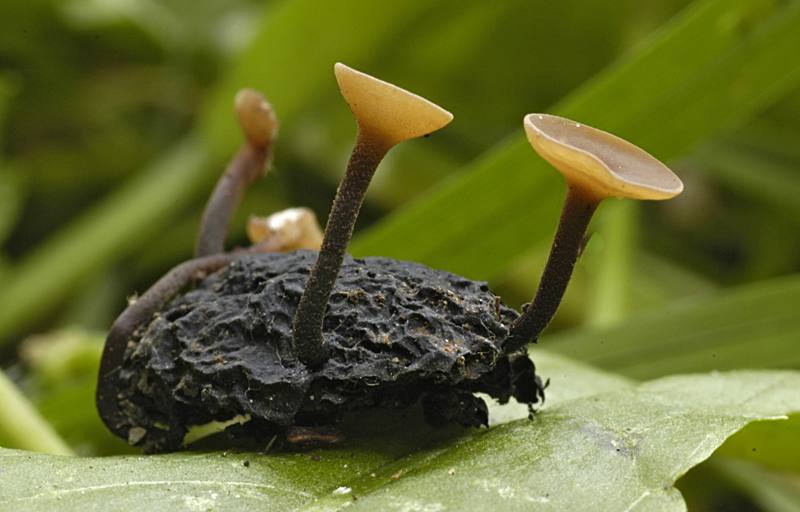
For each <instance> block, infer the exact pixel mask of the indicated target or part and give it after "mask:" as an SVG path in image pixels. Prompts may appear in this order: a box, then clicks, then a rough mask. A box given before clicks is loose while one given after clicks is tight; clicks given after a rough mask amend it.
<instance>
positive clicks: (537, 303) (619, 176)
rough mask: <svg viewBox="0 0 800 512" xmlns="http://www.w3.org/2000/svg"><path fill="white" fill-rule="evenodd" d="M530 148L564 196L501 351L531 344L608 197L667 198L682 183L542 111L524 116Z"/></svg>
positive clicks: (608, 140)
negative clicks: (533, 287)
mask: <svg viewBox="0 0 800 512" xmlns="http://www.w3.org/2000/svg"><path fill="white" fill-rule="evenodd" d="M524 125H525V131H526V133H527V135H528V140H529V141H530V143H531V145H532V146H533V148H534V149H535V150H536V152H537V153H539V155H540V156H541V157H542V158H544V159H545V160H547V161H548V162H550V164H552V165H553V167H555V168H556V169H557V170H558V171H559V172H560V173H561V174H563V175H564V178H565V179H566V180H567V197H566V200H565V202H564V209H563V210H562V212H561V219H560V220H559V223H558V229H557V230H556V236H555V240H554V241H553V247H552V248H551V250H550V256H549V258H548V259H547V264H546V265H545V269H544V272H543V273H542V279H541V281H540V282H539V289H538V290H537V291H536V296H535V297H534V298H533V302H532V303H531V304H528V305H527V307H525V308H524V313H523V314H522V316H520V317H519V318H518V319H517V320H515V321H514V322H512V323H511V325H510V326H509V334H508V338H507V341H506V347H504V351H505V352H506V353H510V352H512V351H514V350H517V349H519V348H521V347H523V346H524V345H526V344H528V343H531V342H535V341H536V339H537V338H538V337H539V334H541V332H542V331H543V330H544V328H545V327H547V325H548V324H549V323H550V320H552V318H553V316H554V315H555V313H556V310H557V309H558V306H559V304H560V303H561V299H562V297H563V296H564V292H565V291H566V289H567V284H568V283H569V280H570V277H571V276H572V270H573V269H574V267H575V262H576V261H577V259H578V256H579V254H580V251H581V242H582V240H583V237H584V234H585V233H586V228H587V227H588V225H589V221H590V220H591V218H592V215H593V214H594V211H595V209H596V208H597V206H598V205H599V204H600V202H601V201H602V200H603V199H606V198H608V197H619V198H621V197H630V198H633V199H651V200H656V199H669V198H671V197H674V196H676V195H678V194H680V193H681V191H682V190H683V183H681V180H680V179H679V178H678V177H677V176H675V174H674V173H673V172H672V171H670V170H669V169H668V168H667V167H666V166H665V165H664V164H662V163H661V162H659V161H658V160H656V159H655V158H653V157H652V156H650V155H649V154H648V153H646V152H645V151H643V150H641V149H639V148H638V147H636V146H634V145H633V144H631V143H629V142H626V141H624V140H622V139H620V138H619V137H615V136H614V135H611V134H609V133H606V132H603V131H600V130H597V129H595V128H590V127H588V126H586V125H582V124H580V123H576V122H574V121H570V120H568V119H564V118H561V117H556V116H551V115H547V114H530V115H528V116H526V117H525V123H524Z"/></svg>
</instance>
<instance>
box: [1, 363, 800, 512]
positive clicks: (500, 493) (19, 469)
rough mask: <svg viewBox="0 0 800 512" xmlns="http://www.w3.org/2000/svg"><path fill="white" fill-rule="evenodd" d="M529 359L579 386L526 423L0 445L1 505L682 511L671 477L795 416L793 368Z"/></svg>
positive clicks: (798, 377) (798, 398)
mask: <svg viewBox="0 0 800 512" xmlns="http://www.w3.org/2000/svg"><path fill="white" fill-rule="evenodd" d="M537 352H539V351H537ZM536 357H537V358H538V360H539V362H540V364H539V370H540V372H542V373H543V374H545V375H548V374H551V376H552V377H553V378H554V379H556V380H555V381H558V380H560V379H562V378H563V379H568V378H569V379H572V378H575V380H576V381H577V383H576V384H580V387H578V386H575V387H572V388H571V387H570V386H569V385H566V386H564V390H569V391H565V392H564V393H563V394H562V396H561V397H560V398H559V399H556V400H553V401H552V402H556V403H550V404H548V405H547V406H546V407H545V408H544V409H543V410H541V411H539V412H538V413H537V415H536V420H535V421H530V420H528V419H527V418H526V419H520V420H515V421H511V422H509V423H505V424H502V425H499V426H497V427H495V428H492V429H490V430H488V431H487V430H480V431H475V430H472V431H469V432H463V431H461V432H462V433H460V434H459V431H458V430H455V431H452V430H451V431H447V432H444V433H443V434H442V433H441V432H439V433H438V434H437V433H436V431H431V430H430V429H427V428H425V427H423V428H421V429H419V433H418V434H419V435H414V432H410V431H411V430H416V425H415V424H414V423H413V422H412V423H411V424H408V423H407V422H408V420H405V421H406V423H405V424H404V426H403V428H401V427H400V425H401V424H400V423H398V424H393V423H391V420H397V417H395V416H393V415H388V416H387V415H385V414H378V415H375V416H373V417H372V419H371V421H373V422H375V421H377V422H378V423H383V424H384V425H382V426H380V427H376V428H377V429H378V430H373V431H370V427H369V426H368V425H367V426H365V425H360V428H361V431H362V434H361V435H360V436H359V435H356V436H353V437H351V438H350V439H349V440H348V441H346V442H345V444H344V445H341V446H339V447H335V448H330V449H316V450H312V451H310V452H303V453H298V452H293V451H270V452H268V453H267V454H266V455H264V454H256V453H241V454H237V453H234V452H233V451H230V452H227V454H226V455H225V456H223V454H221V453H219V452H214V453H207V454H172V455H159V456H149V457H108V458H66V457H55V456H45V455H38V454H33V453H29V452H20V451H14V450H0V468H2V469H3V471H2V473H0V478H2V481H3V485H2V486H0V505H2V506H3V509H4V510H11V511H15V510H26V511H27V510H52V509H53V508H58V509H59V510H87V509H91V507H94V506H101V505H102V506H103V507H108V508H111V509H126V510H153V509H158V510H196V509H198V508H202V509H206V508H213V509H214V510H252V509H254V508H257V509H259V510H262V509H265V510H339V509H341V508H343V507H345V506H348V504H349V505H352V506H356V507H362V508H364V509H367V510H391V509H394V508H401V509H402V508H406V509H413V510H467V511H469V510H494V509H498V508H502V509H504V510H531V509H537V508H542V509H550V510H552V509H560V510H564V509H570V510H578V509H580V510H608V509H629V510H683V509H685V506H684V503H683V501H682V498H681V496H680V493H679V492H678V491H676V490H675V489H674V487H673V484H674V482H675V480H676V479H677V478H679V477H680V476H681V475H682V474H684V473H685V472H686V471H687V470H688V469H689V468H691V467H692V466H694V465H695V464H697V463H699V462H701V461H703V460H704V459H706V458H707V457H708V456H709V455H710V454H711V453H712V452H713V451H714V450H715V449H716V447H717V446H719V445H720V444H721V443H722V442H723V441H724V440H725V438H726V437H728V436H730V435H731V434H733V433H734V432H736V431H737V430H739V429H740V428H742V427H743V426H744V425H746V424H748V423H749V422H751V421H755V420H762V419H775V418H779V417H782V415H785V414H789V413H792V412H800V393H798V390H800V372H793V371H787V372H767V371H760V372H759V371H740V372H731V373H727V374H722V373H719V374H709V375H687V376H677V377H668V378H664V379H659V380H656V381H651V382H648V383H644V384H640V385H632V384H631V383H630V382H628V381H626V380H625V379H620V378H618V377H614V376H611V375H606V374H603V373H602V372H597V371H596V370H592V369H587V368H585V367H583V366H582V365H580V364H578V365H575V364H573V363H572V362H571V361H569V360H567V359H564V358H562V357H558V356H555V357H553V356H550V355H547V354H545V353H543V352H542V353H538V354H537V355H536ZM555 381H554V382H555ZM592 383H597V384H598V387H597V388H595V389H593V388H592V387H591V386H592ZM561 384H562V385H564V384H565V383H564V382H562V383H561ZM554 385H555V384H554ZM587 390H588V391H587ZM592 392H597V393H596V394H591V393H592ZM587 393H588V394H587ZM553 398H555V397H553ZM386 423H389V425H386ZM399 428H401V429H400V430H399V431H398V429H399ZM376 432H382V433H381V434H378V435H375V433H376ZM364 433H366V434H367V435H364ZM392 434H394V435H392ZM397 434H399V435H397ZM246 460H247V461H249V462H248V463H247V465H245V461H246ZM372 475H375V476H372Z"/></svg>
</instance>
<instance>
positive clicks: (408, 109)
mask: <svg viewBox="0 0 800 512" xmlns="http://www.w3.org/2000/svg"><path fill="white" fill-rule="evenodd" d="M334 71H335V73H336V80H337V81H338V82H339V88H340V89H341V90H342V95H343V96H344V99H345V100H346V101H347V103H348V104H349V105H350V110H352V111H353V115H354V116H355V117H356V121H357V122H358V126H359V129H360V130H364V131H365V132H367V133H369V135H370V136H372V137H375V138H376V139H377V141H379V143H380V144H382V145H383V146H384V149H386V150H388V149H389V148H391V147H392V146H394V145H395V144H398V143H400V142H403V141H404V140H408V139H413V138H415V137H421V136H423V135H427V134H429V133H431V132H434V131H436V130H438V129H439V128H442V127H443V126H445V125H446V124H447V123H449V122H450V121H452V120H453V114H451V113H450V112H448V111H446V110H444V109H442V108H441V107H439V106H437V105H434V104H433V103H431V102H430V101H428V100H426V99H424V98H420V97H419V96H417V95H416V94H412V93H410V92H408V91H405V90H403V89H400V88H399V87H396V86H394V85H392V84H389V83H386V82H384V81H382V80H378V79H377V78H373V77H371V76H369V75H365V74H364V73H361V72H359V71H356V70H354V69H351V68H348V67H347V66H345V65H344V64H341V63H337V64H336V65H335V66H334Z"/></svg>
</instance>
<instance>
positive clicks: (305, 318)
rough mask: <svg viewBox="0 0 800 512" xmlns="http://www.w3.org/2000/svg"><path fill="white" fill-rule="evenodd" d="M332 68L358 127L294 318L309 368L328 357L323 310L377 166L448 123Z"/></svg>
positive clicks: (439, 112)
mask: <svg viewBox="0 0 800 512" xmlns="http://www.w3.org/2000/svg"><path fill="white" fill-rule="evenodd" d="M334 70H335V72H336V78H337V80H338V81H339V87H340V88H341V90H342V95H343V96H344V97H345V100H346V101H347V103H348V104H349V105H350V109H351V110H352V111H353V115H354V116H355V118H356V122H357V123H358V135H357V136H356V144H355V148H354V149H353V153H352V155H351V156H350V161H349V162H348V164H347V169H346V170H345V174H344V178H342V182H341V184H340V185H339V191H338V192H337V194H336V199H335V200H334V202H333V208H332V209H331V213H330V216H329V217H328V224H327V226H326V228H325V237H324V239H323V241H322V248H321V249H320V252H319V256H318V257H317V262H316V264H315V265H314V267H313V268H312V269H311V274H310V276H309V279H308V284H307V285H306V288H305V291H304V293H303V296H302V298H301V299H300V304H299V305H298V308H297V313H296V315H295V318H294V326H293V329H292V333H293V349H294V353H295V355H296V356H297V357H298V358H299V359H300V361H302V362H303V363H304V364H305V365H306V366H309V367H312V368H315V367H318V366H320V365H321V364H322V363H324V362H325V361H326V360H327V358H328V355H327V351H326V348H325V344H324V340H323V336H322V322H323V319H324V317H325V309H326V308H327V305H328V299H329V298H330V296H331V292H332V291H333V286H334V283H335V282H336V277H337V275H338V273H339V269H340V268H341V266H342V261H343V260H344V256H345V252H346V251H347V246H348V245H349V243H350V238H351V237H352V235H353V226H354V225H355V222H356V217H357V216H358V212H359V210H360V209H361V203H362V201H363V200H364V195H365V194H366V192H367V187H368V186H369V183H370V181H371V180H372V176H373V174H374V173H375V170H376V169H377V167H378V164H379V163H380V162H381V160H382V159H383V157H384V156H385V155H386V153H387V152H388V151H389V150H390V149H391V148H392V147H393V146H394V145H396V144H398V143H400V142H402V141H404V140H408V139H411V138H415V137H420V136H423V135H427V134H429V133H431V132H433V131H435V130H438V129H439V128H441V127H443V126H445V125H446V124H447V123H449V122H450V121H451V120H452V119H453V116H452V115H451V114H450V113H449V112H447V111H445V110H443V109H441V108H439V107H438V106H436V105H434V104H433V103H431V102H429V101H427V100H425V99H423V98H420V97H419V96H416V95H414V94H411V93H409V92H407V91H404V90H403V89H400V88H398V87H395V86H394V85H391V84H388V83H386V82H383V81H381V80H378V79H376V78H373V77H371V76H369V75H365V74H364V73H360V72H358V71H355V70H353V69H350V68H348V67H347V66H345V65H343V64H336V66H335V68H334Z"/></svg>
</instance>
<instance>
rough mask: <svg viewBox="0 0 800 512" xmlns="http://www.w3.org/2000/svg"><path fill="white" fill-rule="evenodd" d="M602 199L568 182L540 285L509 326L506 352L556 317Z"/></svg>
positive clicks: (524, 342) (530, 340) (530, 339)
mask: <svg viewBox="0 0 800 512" xmlns="http://www.w3.org/2000/svg"><path fill="white" fill-rule="evenodd" d="M601 200H602V198H598V197H596V196H593V195H591V194H589V193H587V192H586V191H585V190H583V189H582V188H580V187H577V186H573V185H570V186H569V189H568V190H567V198H566V199H565V200H564V208H563V210H562V211H561V218H560V219H559V221H558V229H557V230H556V236H555V239H554V240H553V247H552V248H551V249H550V256H549V257H548V258H547V264H546V265H545V267H544V272H542V279H541V281H539V289H538V290H536V295H535V296H534V298H533V301H532V302H531V303H529V304H526V305H525V306H523V307H522V309H523V313H522V316H520V317H519V318H517V319H516V320H514V321H513V322H512V323H511V325H510V326H509V327H508V337H507V338H506V342H505V346H504V347H503V350H504V352H506V353H507V354H510V353H511V352H515V351H517V350H519V349H520V348H522V347H523V346H525V345H527V344H528V343H535V342H536V340H537V338H538V337H539V334H541V333H542V331H543V330H544V329H545V327H547V325H548V324H549V323H550V320H552V319H553V316H554V315H555V314H556V311H557V310H558V306H559V304H561V299H562V298H563V297H564V292H565V291H566V290H567V285H568V284H569V280H570V278H571V277H572V271H573V269H574V268H575V263H576V262H577V261H578V256H579V255H580V251H581V242H582V241H583V236H584V235H585V234H586V228H587V227H588V226H589V221H590V220H591V219H592V215H593V214H594V212H595V210H596V209H597V205H598V204H600V201H601Z"/></svg>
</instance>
